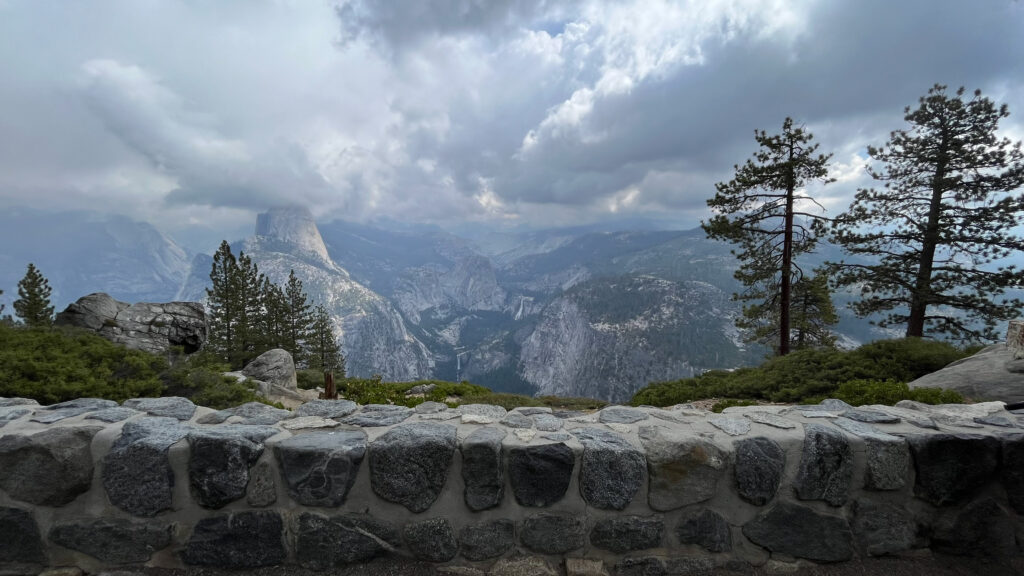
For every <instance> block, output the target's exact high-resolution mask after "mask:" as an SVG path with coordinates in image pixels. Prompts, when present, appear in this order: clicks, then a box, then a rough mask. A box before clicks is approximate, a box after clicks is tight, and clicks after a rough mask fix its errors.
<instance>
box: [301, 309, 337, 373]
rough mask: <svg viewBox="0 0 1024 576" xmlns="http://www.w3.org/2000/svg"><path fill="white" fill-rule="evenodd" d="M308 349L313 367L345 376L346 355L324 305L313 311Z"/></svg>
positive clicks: (310, 363)
mask: <svg viewBox="0 0 1024 576" xmlns="http://www.w3.org/2000/svg"><path fill="white" fill-rule="evenodd" d="M307 349H308V351H309V352H308V353H309V356H308V358H309V360H308V363H309V367H310V368H311V369H315V370H323V371H324V372H334V373H335V376H337V377H338V378H344V377H345V357H344V356H343V355H342V353H341V345H340V344H339V343H338V340H337V339H336V338H335V337H334V330H333V329H332V328H331V317H330V316H329V315H328V314H327V309H326V308H324V307H323V305H318V306H317V307H316V308H315V309H314V311H313V325H312V327H311V328H310V333H309V340H308V343H307Z"/></svg>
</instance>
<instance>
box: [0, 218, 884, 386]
mask: <svg viewBox="0 0 1024 576" xmlns="http://www.w3.org/2000/svg"><path fill="white" fill-rule="evenodd" d="M0 220H2V222H0V224H2V227H0V229H2V230H3V232H2V233H0V242H3V243H4V245H5V246H7V247H10V249H7V250H5V254H4V256H2V260H0V286H3V287H4V289H5V291H6V292H7V293H6V294H5V295H4V296H3V298H5V299H6V300H7V301H8V302H9V301H10V300H11V297H10V295H11V294H12V293H13V292H14V290H13V288H14V286H15V284H16V283H17V281H18V279H20V277H21V275H23V273H24V266H25V264H26V263H27V262H28V261H33V262H35V263H36V264H37V266H39V268H40V269H41V270H42V271H43V273H44V274H45V275H46V276H47V277H48V278H49V279H50V281H51V284H52V285H53V287H54V296H53V301H54V303H55V305H56V306H57V308H58V310H60V309H62V308H63V307H64V306H66V305H67V304H68V303H69V302H71V301H73V300H75V299H77V298H78V297H80V296H82V295H85V294H87V293H91V292H98V291H102V292H107V293H109V294H111V295H112V296H114V297H115V298H118V299H120V300H126V301H130V302H137V301H147V300H148V301H169V300H175V299H177V300H202V299H203V298H204V297H205V288H206V287H207V286H208V282H209V272H210V263H211V258H210V256H209V255H206V254H197V255H191V257H190V255H188V254H186V252H185V251H184V250H183V249H182V248H180V247H179V246H178V244H177V243H176V242H175V241H174V240H173V239H172V238H170V237H168V236H167V235H164V234H161V233H159V232H158V231H157V230H156V229H155V228H154V227H152V226H151V225H149V224H146V223H141V222H133V221H130V220H128V219H125V218H118V217H111V218H99V217H95V216H90V215H88V214H84V213H64V214H59V215H53V214H47V215H43V214H34V213H27V212H24V213H18V214H14V215H10V214H8V215H5V216H3V217H2V218H0ZM255 224H256V225H255V232H256V233H255V235H253V236H252V237H250V238H247V239H244V240H239V241H235V242H234V243H233V244H232V247H233V250H234V251H235V253H236V254H237V253H238V252H239V251H244V252H245V253H246V254H249V255H250V256H251V257H252V258H253V260H254V261H255V262H256V263H257V265H258V266H259V269H260V271H261V272H263V273H265V274H267V275H268V277H269V278H270V279H271V280H272V281H275V282H278V283H283V282H284V281H285V280H286V278H287V276H288V273H289V271H290V270H295V273H296V275H297V276H298V277H299V278H300V279H301V280H302V282H303V284H304V286H305V289H306V291H307V293H308V294H309V296H310V297H311V299H312V300H314V301H316V302H318V303H323V304H324V305H325V306H326V307H327V308H328V310H329V311H330V313H331V315H332V318H333V320H334V323H335V329H336V331H337V333H338V334H339V335H340V336H341V340H342V342H343V346H344V350H345V353H346V356H347V360H348V369H349V373H350V374H353V375H360V376H369V375H372V374H381V375H382V376H384V377H385V379H389V380H408V379H418V378H439V379H446V380H456V379H467V380H471V381H472V382H474V383H478V384H482V385H485V386H488V387H491V388H492V389H494V390H497V391H510V392H523V393H531V394H555V395H562V396H590V397H598V398H603V399H607V400H612V401H624V400H627V399H628V398H629V397H630V396H631V395H632V393H633V392H634V391H635V390H637V389H638V388H640V387H642V386H644V385H645V384H647V383H649V382H650V381H653V380H665V379H674V378H680V377H686V376H691V375H695V374H699V373H701V372H703V371H705V370H708V369H714V368H732V367H736V366H740V365H744V364H752V363H756V362H758V361H759V360H761V359H762V358H763V356H764V351H763V350H761V349H759V348H757V347H753V348H751V347H749V346H745V345H743V344H742V342H741V341H740V338H739V336H738V334H737V333H736V330H735V328H734V326H733V320H734V318H735V315H736V314H737V313H738V309H739V307H738V306H737V304H736V303H735V302H732V301H731V300H730V298H729V295H730V294H731V293H732V292H733V291H734V290H735V289H736V284H735V281H734V280H733V279H732V272H733V270H734V269H735V265H736V264H735V261H734V259H733V258H732V256H731V255H730V254H729V248H728V246H727V245H724V244H721V243H718V242H712V241H709V240H707V239H706V238H705V236H704V233H703V232H702V231H700V230H699V229H697V230H689V231H618V232H593V231H587V230H585V229H583V230H566V229H560V230H546V231H533V232H530V233H525V234H520V235H516V234H510V235H509V234H507V235H505V236H504V237H501V238H498V237H490V238H488V237H480V238H477V239H476V241H471V240H469V239H466V238H462V237H459V236H456V235H453V234H450V233H447V232H443V231H438V230H432V229H425V228H419V229H409V230H406V231H401V230H396V229H394V228H397V227H389V228H390V229H385V228H379V227H373V226H367V225H362V224H354V223H350V222H344V221H332V222H326V223H322V224H319V225H318V224H317V223H316V222H315V221H314V219H313V217H312V215H311V214H310V213H309V212H308V211H307V210H305V209H302V208H279V209H274V210H270V211H268V212H266V213H263V214H260V215H259V216H258V219H257V222H256V223H255ZM52 226H60V227H61V229H62V231H63V232H64V233H63V234H62V235H60V236H59V237H58V236H53V235H50V234H48V233H47V230H50V229H51V228H50V227H52ZM58 238H59V240H58ZM481 240H483V241H481ZM481 245H484V246H489V247H490V248H481V247H480V246H481ZM840 331H841V332H843V333H844V335H845V336H846V337H847V338H848V339H851V340H854V341H856V340H864V339H870V338H877V337H879V336H880V334H879V333H877V332H875V333H873V332H871V330H870V329H869V328H868V327H867V325H866V323H865V322H863V321H851V320H850V319H844V322H843V323H841V325H840Z"/></svg>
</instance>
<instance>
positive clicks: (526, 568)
mask: <svg viewBox="0 0 1024 576" xmlns="http://www.w3.org/2000/svg"><path fill="white" fill-rule="evenodd" d="M487 574H488V576H558V572H557V571H556V570H555V569H554V568H552V567H551V565H550V564H548V563H547V562H546V561H545V560H544V559H543V558H539V557H537V556H515V557H512V558H502V559H501V560H498V561H497V562H495V563H494V566H492V567H491V570H490V571H489V572H488V573H487Z"/></svg>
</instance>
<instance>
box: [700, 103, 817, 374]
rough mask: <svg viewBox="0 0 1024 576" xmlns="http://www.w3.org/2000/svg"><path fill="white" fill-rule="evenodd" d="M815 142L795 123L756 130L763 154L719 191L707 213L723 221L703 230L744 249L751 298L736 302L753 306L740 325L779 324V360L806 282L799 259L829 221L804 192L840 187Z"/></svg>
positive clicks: (743, 276)
mask: <svg viewBox="0 0 1024 576" xmlns="http://www.w3.org/2000/svg"><path fill="white" fill-rule="evenodd" d="M812 138H813V136H812V135H811V134H810V133H809V132H807V131H805V130H804V129H803V128H802V127H796V126H794V125H793V120H792V119H791V118H786V120H785V122H783V124H782V133H781V134H777V135H770V136H769V135H768V134H767V133H766V132H765V131H763V130H755V131H754V139H755V140H757V143H758V144H759V145H760V147H761V148H760V150H758V151H757V152H756V153H755V154H754V157H753V159H750V160H747V163H746V164H744V165H743V166H735V169H736V175H735V177H734V178H733V179H732V180H731V181H729V182H720V183H718V184H716V185H715V188H716V189H717V190H718V192H717V193H716V194H715V196H714V198H712V199H710V200H708V206H709V207H710V208H711V209H712V210H713V211H714V212H717V215H716V216H714V217H712V218H711V220H710V221H708V222H703V223H701V227H702V228H703V229H704V232H705V233H706V234H707V235H708V237H709V238H713V239H718V240H725V241H727V242H732V243H734V244H739V246H740V250H739V251H738V252H737V251H736V250H733V254H735V255H736V256H737V258H739V260H740V267H739V269H738V270H737V271H736V273H735V277H736V279H737V280H739V281H740V282H741V283H742V284H743V285H744V286H745V291H744V292H742V293H739V294H735V295H734V298H736V299H737V300H740V301H743V302H745V303H748V302H749V303H751V304H744V307H743V315H744V316H743V319H741V320H739V321H738V322H737V325H738V326H739V327H741V328H744V327H747V328H750V327H751V326H752V325H759V324H761V323H763V322H765V321H767V322H777V323H778V327H777V329H775V330H774V331H775V332H776V333H777V335H778V346H777V347H776V351H777V352H778V354H779V355H785V354H788V353H789V351H790V348H791V345H790V342H791V339H790V331H791V322H790V308H791V306H792V296H793V294H792V292H793V282H794V281H798V280H800V278H802V277H803V272H802V270H801V269H800V267H799V265H798V264H797V263H796V260H795V259H796V256H797V255H799V254H801V253H805V252H809V251H811V250H812V249H813V248H814V246H815V244H816V242H817V239H818V236H819V234H820V233H822V231H823V230H824V225H823V222H824V219H823V218H822V217H821V216H820V215H818V214H814V213H811V212H807V211H806V210H805V209H804V206H805V205H807V204H813V203H815V202H814V200H813V199H812V198H811V197H810V196H808V195H807V194H806V193H805V192H804V191H803V188H804V186H805V185H806V184H807V183H808V182H812V181H821V182H823V183H828V182H832V181H833V180H832V179H830V178H829V176H828V161H829V158H831V156H832V155H831V154H828V155H825V154H817V155H816V154H815V152H816V151H817V149H818V145H817V144H811V140H812ZM757 334H758V331H757V330H754V332H753V334H752V335H751V339H753V340H757V339H758V335H757Z"/></svg>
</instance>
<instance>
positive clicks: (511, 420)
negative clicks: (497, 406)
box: [501, 412, 533, 428]
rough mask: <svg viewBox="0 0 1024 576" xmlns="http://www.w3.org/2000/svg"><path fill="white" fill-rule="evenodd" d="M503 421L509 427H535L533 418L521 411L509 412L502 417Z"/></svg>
mask: <svg viewBox="0 0 1024 576" xmlns="http://www.w3.org/2000/svg"><path fill="white" fill-rule="evenodd" d="M501 423H502V424H504V425H505V426H508V427H509V428H533V418H530V417H529V416H524V415H523V414H521V413H519V412H509V413H508V414H507V415H506V416H505V417H504V418H502V419H501Z"/></svg>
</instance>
